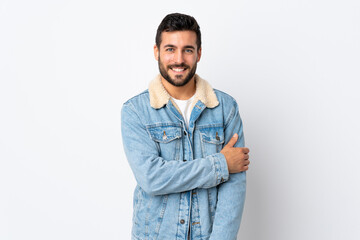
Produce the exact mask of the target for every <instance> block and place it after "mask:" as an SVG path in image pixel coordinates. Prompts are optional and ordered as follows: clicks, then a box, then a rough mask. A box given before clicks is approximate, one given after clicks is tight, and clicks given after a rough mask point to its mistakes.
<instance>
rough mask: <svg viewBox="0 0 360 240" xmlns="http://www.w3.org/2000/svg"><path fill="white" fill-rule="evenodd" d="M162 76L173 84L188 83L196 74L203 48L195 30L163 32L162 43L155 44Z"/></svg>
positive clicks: (178, 85)
mask: <svg viewBox="0 0 360 240" xmlns="http://www.w3.org/2000/svg"><path fill="white" fill-rule="evenodd" d="M154 54H155V58H156V60H158V64H159V70H160V74H161V76H162V77H163V78H164V79H165V80H166V81H168V82H169V83H170V84H172V85H173V86H177V87H180V86H184V85H186V84H187V83H188V82H189V81H190V80H191V79H192V78H193V77H194V75H195V72H196V66H197V62H198V61H200V57H201V49H197V45H196V33H195V32H193V31H175V32H163V33H162V34H161V44H160V47H159V48H158V47H157V46H156V45H155V46H154Z"/></svg>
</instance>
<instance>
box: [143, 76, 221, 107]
mask: <svg viewBox="0 0 360 240" xmlns="http://www.w3.org/2000/svg"><path fill="white" fill-rule="evenodd" d="M195 84H196V91H195V95H194V101H193V104H192V107H193V106H194V104H196V102H197V101H198V100H200V101H201V102H202V103H203V104H204V105H205V106H206V107H208V108H214V107H216V106H217V105H219V101H218V99H217V97H216V95H215V93H214V90H213V88H212V87H211V86H210V84H209V83H208V82H207V81H205V80H204V79H202V78H200V77H199V76H198V75H197V74H195ZM149 94H150V105H151V106H152V107H153V108H155V109H159V108H162V107H163V106H164V105H165V104H167V103H168V101H169V100H171V96H170V95H169V93H168V92H167V91H166V89H165V88H164V85H163V84H162V83H161V75H160V74H159V75H158V76H156V77H155V78H154V79H153V80H152V81H151V82H150V85H149Z"/></svg>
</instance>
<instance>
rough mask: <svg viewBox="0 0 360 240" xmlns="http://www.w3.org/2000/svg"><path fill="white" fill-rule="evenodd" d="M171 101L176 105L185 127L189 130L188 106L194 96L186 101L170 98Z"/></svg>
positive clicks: (189, 113)
mask: <svg viewBox="0 0 360 240" xmlns="http://www.w3.org/2000/svg"><path fill="white" fill-rule="evenodd" d="M172 99H173V100H174V102H175V103H176V105H177V106H178V107H179V109H180V111H181V114H182V115H183V118H184V120H185V124H186V127H187V128H189V122H190V115H191V111H190V106H191V103H192V101H193V99H194V96H192V97H191V98H190V99H187V100H179V99H175V98H172Z"/></svg>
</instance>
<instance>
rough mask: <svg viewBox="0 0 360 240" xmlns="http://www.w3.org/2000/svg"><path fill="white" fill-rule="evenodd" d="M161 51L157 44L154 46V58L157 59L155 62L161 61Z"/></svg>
mask: <svg viewBox="0 0 360 240" xmlns="http://www.w3.org/2000/svg"><path fill="white" fill-rule="evenodd" d="M159 54H160V53H159V49H158V47H157V46H156V44H155V45H154V57H155V60H156V61H158V59H159Z"/></svg>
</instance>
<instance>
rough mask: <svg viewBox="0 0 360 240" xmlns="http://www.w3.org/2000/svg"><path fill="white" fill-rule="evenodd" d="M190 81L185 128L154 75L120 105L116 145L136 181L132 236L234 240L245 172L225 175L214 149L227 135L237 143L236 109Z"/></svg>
mask: <svg viewBox="0 0 360 240" xmlns="http://www.w3.org/2000/svg"><path fill="white" fill-rule="evenodd" d="M195 81H196V92H195V96H194V101H193V104H192V112H191V117H190V122H189V127H188V128H187V127H186V125H185V122H184V119H183V117H182V115H181V113H180V111H179V109H178V107H177V106H176V104H175V103H174V102H173V101H172V100H171V97H170V95H169V94H168V93H167V91H166V90H165V88H164V87H163V85H162V83H161V78H160V75H159V76H157V77H156V78H155V79H154V80H153V81H152V82H151V83H150V85H149V89H148V90H146V91H144V92H142V93H141V94H139V95H137V96H135V97H133V98H131V99H130V100H128V101H127V102H125V103H124V105H123V107H122V111H121V122H122V123H121V129H122V137H123V145H124V150H125V154H126V157H127V160H128V162H129V164H130V167H131V169H132V171H133V173H134V176H135V179H136V181H137V186H136V188H135V191H134V200H133V227H132V239H133V240H155V239H158V240H185V239H192V240H236V235H237V232H238V229H239V226H240V220H241V216H242V212H243V206H244V201H245V191H246V173H245V172H241V173H236V174H229V172H228V167H227V163H226V159H225V157H224V155H223V154H222V153H220V151H221V149H222V148H223V146H224V145H225V144H226V143H227V142H228V141H229V140H230V138H231V137H232V136H233V135H234V133H237V134H238V135H239V140H238V142H237V143H236V145H235V146H236V147H243V146H244V135H243V129H242V122H241V119H240V116H239V111H238V106H237V104H236V101H235V100H234V99H233V98H232V97H231V96H229V95H228V94H226V93H224V92H221V91H218V90H215V89H212V88H211V86H210V85H209V84H208V83H207V82H206V81H205V80H203V79H201V78H200V77H199V76H198V75H195ZM188 236H190V238H188Z"/></svg>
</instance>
